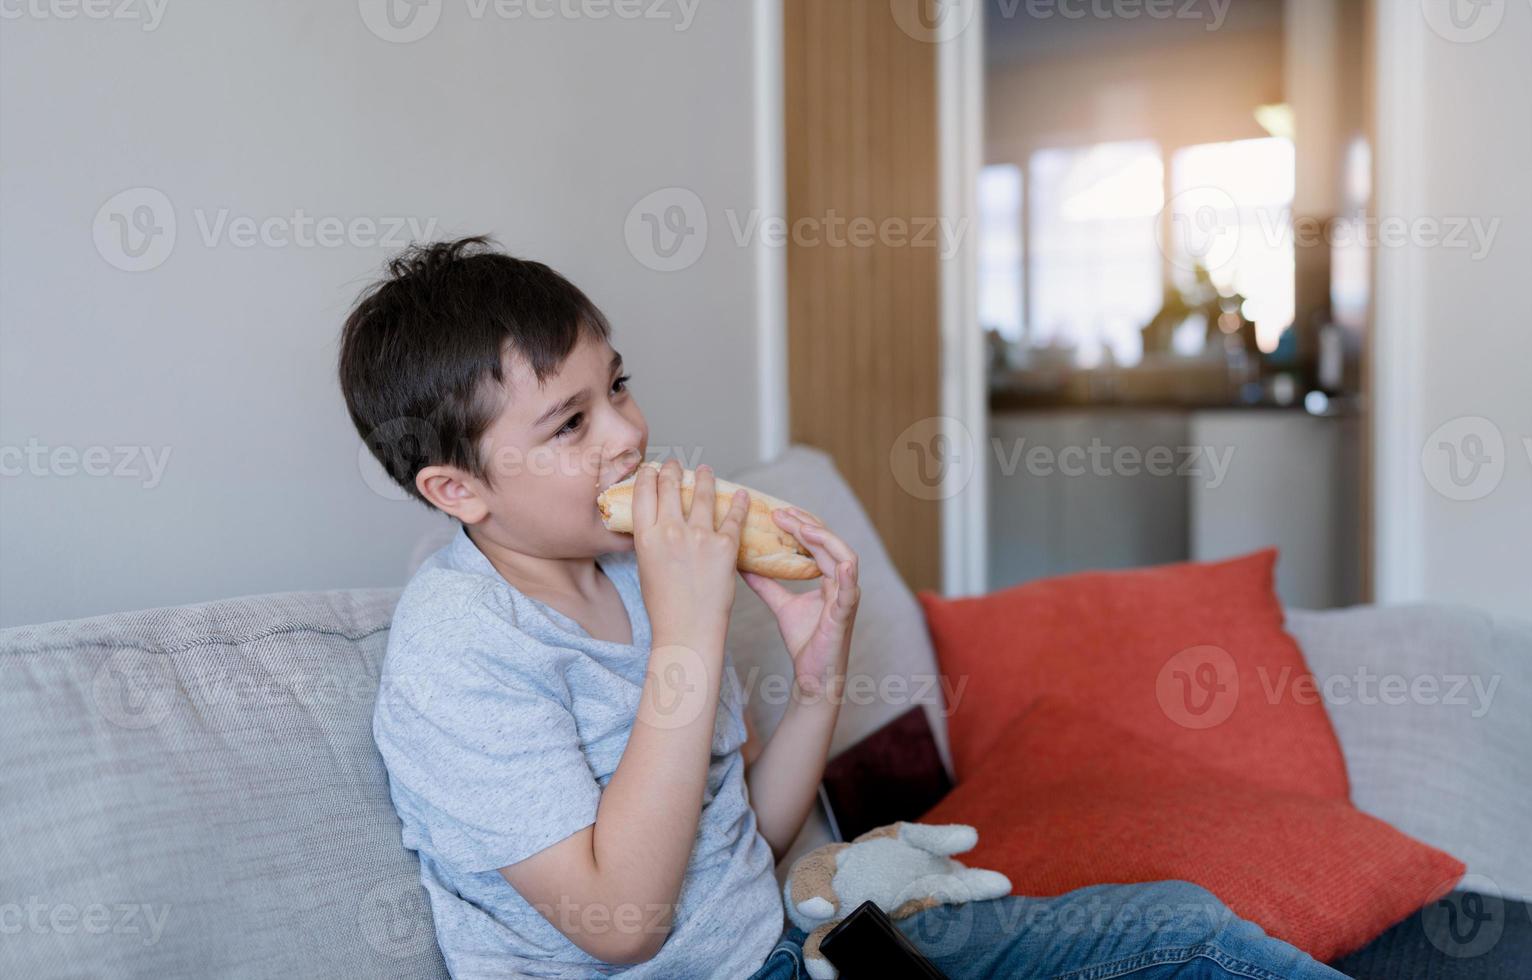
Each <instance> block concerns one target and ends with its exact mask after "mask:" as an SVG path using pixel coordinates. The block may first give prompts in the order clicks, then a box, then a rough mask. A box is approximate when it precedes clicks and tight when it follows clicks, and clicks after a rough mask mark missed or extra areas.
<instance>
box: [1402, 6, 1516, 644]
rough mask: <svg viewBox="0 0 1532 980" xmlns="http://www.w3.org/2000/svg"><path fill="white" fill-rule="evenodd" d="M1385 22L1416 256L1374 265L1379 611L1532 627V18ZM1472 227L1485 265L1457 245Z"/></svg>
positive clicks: (1481, 13)
mask: <svg viewBox="0 0 1532 980" xmlns="http://www.w3.org/2000/svg"><path fill="white" fill-rule="evenodd" d="M1377 8H1378V25H1377V26H1378V35H1377V39H1378V91H1377V98H1378V130H1379V131H1378V147H1377V153H1376V160H1377V171H1378V174H1377V176H1378V185H1377V210H1378V214H1379V215H1380V217H1382V218H1385V219H1388V218H1403V219H1404V220H1405V221H1406V222H1408V223H1410V227H1411V228H1412V229H1413V232H1412V237H1413V238H1414V239H1415V243H1414V244H1412V245H1407V246H1402V247H1401V246H1389V245H1388V244H1386V243H1385V245H1384V247H1381V248H1379V249H1378V297H1377V299H1378V303H1377V325H1376V332H1375V341H1374V351H1375V358H1374V367H1375V375H1374V381H1375V388H1374V405H1375V408H1376V420H1377V426H1378V428H1377V433H1376V447H1375V448H1376V454H1375V458H1374V459H1375V474H1374V485H1375V487H1376V496H1375V500H1376V503H1377V519H1378V524H1377V532H1378V538H1377V551H1376V575H1377V593H1378V598H1379V599H1380V600H1381V601H1385V602H1398V601H1408V600H1413V599H1420V598H1429V599H1440V600H1446V601H1452V602H1463V603H1469V604H1472V605H1475V606H1478V607H1481V608H1485V609H1490V610H1495V611H1499V612H1503V613H1512V614H1519V615H1521V616H1529V615H1532V300H1529V293H1528V290H1529V286H1532V177H1529V174H1532V111H1529V109H1528V107H1527V96H1528V93H1532V58H1528V52H1529V51H1532V4H1527V3H1522V2H1515V0H1511V2H1499V0H1496V2H1492V3H1490V4H1487V5H1484V6H1483V7H1481V8H1479V9H1478V12H1477V13H1478V16H1477V17H1476V18H1471V19H1468V20H1464V19H1463V18H1461V17H1460V18H1459V20H1458V22H1457V23H1458V24H1459V25H1464V26H1454V22H1453V20H1452V19H1451V17H1450V16H1449V12H1448V0H1428V2H1427V3H1426V4H1424V5H1422V4H1420V3H1397V4H1396V3H1392V2H1379V3H1378V4H1377ZM1470 12H1472V11H1470ZM1491 28H1493V29H1492V30H1491ZM1480 34H1484V35H1485V36H1483V37H1479V35H1480ZM1474 220H1477V221H1478V222H1479V223H1480V228H1481V229H1484V231H1485V232H1486V234H1483V235H1480V236H1478V242H1480V243H1482V241H1483V240H1484V239H1485V238H1487V237H1488V236H1487V231H1488V230H1489V229H1491V228H1493V229H1494V230H1495V235H1494V237H1493V240H1492V242H1491V244H1490V246H1489V247H1488V249H1487V250H1486V249H1484V248H1482V247H1477V246H1476V245H1471V246H1470V247H1457V246H1455V245H1449V244H1448V241H1447V240H1446V238H1445V235H1446V233H1447V229H1448V228H1449V227H1450V226H1453V225H1457V224H1458V223H1460V222H1463V221H1474ZM1432 221H1437V222H1441V223H1442V224H1441V229H1440V231H1438V232H1437V234H1439V235H1441V236H1443V240H1442V241H1440V242H1439V243H1436V244H1433V243H1432V237H1433V236H1432V226H1431V225H1430V222H1432ZM1470 227H1471V226H1470ZM1468 238H1469V240H1470V241H1474V236H1473V235H1472V234H1471V233H1470V234H1469V236H1468ZM1444 444H1445V445H1446V446H1447V447H1450V448H1443V447H1444ZM1465 451H1467V452H1470V453H1472V454H1473V455H1474V456H1475V457H1477V458H1479V459H1480V461H1481V462H1480V464H1479V466H1478V468H1477V469H1475V468H1474V467H1473V466H1472V464H1470V463H1468V462H1467V461H1466V457H1464V456H1463V455H1462V454H1463V453H1464V452H1465ZM1454 452H1456V453H1458V454H1459V455H1458V459H1457V467H1458V468H1457V471H1456V476H1457V480H1456V482H1455V481H1454V479H1453V474H1452V472H1451V469H1450V468H1451V466H1452V463H1453V460H1452V458H1451V454H1452V453H1454Z"/></svg>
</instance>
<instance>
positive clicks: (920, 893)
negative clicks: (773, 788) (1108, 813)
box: [782, 820, 1011, 980]
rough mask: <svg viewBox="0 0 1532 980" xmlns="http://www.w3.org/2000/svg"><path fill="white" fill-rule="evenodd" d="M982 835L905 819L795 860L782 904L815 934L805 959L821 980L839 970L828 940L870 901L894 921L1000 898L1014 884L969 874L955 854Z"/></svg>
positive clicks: (981, 872)
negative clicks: (824, 945)
mask: <svg viewBox="0 0 1532 980" xmlns="http://www.w3.org/2000/svg"><path fill="white" fill-rule="evenodd" d="M978 842H979V832H978V831H977V830H975V829H974V828H972V827H970V826H968V825H967V824H960V823H954V824H921V823H908V822H906V821H903V820H901V821H899V822H898V823H891V824H888V825H887V826H884V827H875V828H873V829H872V830H869V831H867V833H865V834H863V835H861V836H860V837H858V838H856V839H855V840H852V841H850V842H837V843H834V844H825V845H823V846H821V847H816V848H815V849H814V850H812V851H809V852H808V853H807V854H805V855H803V856H802V857H800V858H799V859H798V860H796V861H794V862H793V865H792V868H791V869H790V870H789V871H788V874H787V881H786V882H785V883H784V884H783V886H782V899H783V903H784V904H785V905H786V907H787V916H788V918H789V919H791V920H792V923H793V925H795V926H797V927H798V928H799V929H802V930H803V931H804V932H806V933H808V938H807V939H806V940H804V943H803V959H804V964H805V966H807V967H808V971H809V976H811V977H813V978H814V980H831V978H833V977H835V976H836V975H837V973H838V971H837V970H836V969H835V967H834V965H832V964H831V963H830V961H829V960H828V959H826V958H825V956H824V953H823V951H822V950H821V949H820V948H819V944H820V941H821V940H823V939H824V937H825V934H826V933H828V932H829V931H830V930H831V929H833V928H834V927H835V925H836V923H838V922H840V920H841V919H842V918H844V917H845V916H847V915H849V914H850V913H851V912H852V910H854V909H855V908H856V907H857V906H859V905H861V904H862V903H863V902H865V901H869V900H871V901H872V902H874V903H875V904H876V905H877V906H878V907H879V908H880V909H882V910H883V911H884V912H885V913H887V914H888V917H889V918H891V919H902V918H905V917H906V916H910V915H914V914H915V913H916V912H919V911H921V910H922V909H928V908H932V907H934V906H937V905H956V904H959V903H961V902H969V901H980V900H983V899H988V898H999V897H1001V896H1002V895H1009V894H1010V893H1011V881H1010V879H1009V878H1007V877H1006V876H1005V875H1003V874H1001V873H1000V872H998V871H987V870H985V869H983V868H970V867H967V866H966V865H964V864H962V863H960V862H958V861H954V860H953V859H952V858H951V857H950V856H949V855H952V854H961V853H963V852H964V851H968V850H972V849H973V847H974V845H975V844H977V843H978Z"/></svg>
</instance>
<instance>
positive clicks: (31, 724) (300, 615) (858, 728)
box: [0, 446, 1532, 978]
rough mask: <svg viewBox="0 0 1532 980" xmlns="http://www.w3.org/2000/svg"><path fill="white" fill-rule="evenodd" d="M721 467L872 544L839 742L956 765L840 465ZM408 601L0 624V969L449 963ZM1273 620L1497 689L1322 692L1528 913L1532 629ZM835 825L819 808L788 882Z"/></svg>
mask: <svg viewBox="0 0 1532 980" xmlns="http://www.w3.org/2000/svg"><path fill="white" fill-rule="evenodd" d="M730 477H731V478H732V479H735V480H738V481H740V482H743V483H747V484H749V485H751V486H754V487H757V488H759V489H761V490H764V491H766V492H768V493H773V494H776V495H779V496H783V497H786V498H789V499H792V500H793V501H795V502H797V503H800V504H801V505H803V506H804V507H807V508H809V509H811V510H813V511H814V512H816V513H817V514H819V515H820V516H821V517H823V518H824V520H825V521H826V522H827V523H828V524H829V525H830V526H832V527H833V528H835V529H836V530H837V532H838V533H839V534H841V535H842V536H843V537H844V538H845V539H846V540H847V541H848V542H849V543H850V544H851V545H852V547H854V548H855V549H856V550H857V551H858V552H859V554H860V555H861V568H862V586H863V599H862V606H861V612H860V615H859V618H858V623H857V627H856V632H855V637H854V645H853V650H852V659H851V665H850V671H851V673H852V674H853V675H857V674H860V675H864V676H867V677H870V678H879V677H883V678H887V677H893V678H898V679H900V681H901V683H899V684H896V685H893V686H885V687H883V688H882V689H880V690H878V691H876V692H875V693H873V694H872V695H871V696H865V695H863V696H857V695H856V694H855V690H856V689H855V688H854V687H852V688H848V700H847V702H846V704H845V706H844V707H843V710H842V714H841V720H840V724H839V727H838V729H837V731H836V735H835V741H834V745H833V747H832V753H838V752H840V751H842V750H844V749H845V748H846V747H848V746H851V745H853V744H855V743H856V742H858V741H859V740H861V739H862V738H864V737H865V736H867V735H868V734H870V733H872V732H874V731H876V730H878V729H879V728H880V727H881V726H883V725H884V724H886V723H887V722H889V721H890V720H892V719H894V718H896V717H898V716H900V715H902V714H904V713H906V712H907V711H908V710H909V709H910V707H911V706H914V705H919V706H921V708H922V709H923V710H924V711H925V712H926V715H927V718H928V720H929V721H930V723H931V728H932V732H933V735H934V738H935V741H936V742H937V747H938V751H939V752H940V753H941V756H942V759H943V763H944V764H946V765H949V766H950V756H949V755H948V751H947V745H946V738H945V725H944V718H943V700H942V694H941V686H940V683H939V674H938V671H937V666H936V660H935V657H934V655H933V651H932V648H931V642H930V639H929V635H928V633H927V631H926V629H925V625H924V622H923V620H922V617H921V612H920V608H919V606H918V604H917V602H916V601H915V599H914V597H913V596H912V595H911V593H910V591H909V590H908V589H907V588H906V586H905V584H904V583H903V582H902V581H901V579H900V577H899V575H898V573H897V571H896V570H895V569H894V567H893V565H892V564H891V562H890V561H889V558H888V555H887V553H886V552H885V551H884V548H883V546H882V544H881V543H880V542H879V540H878V538H877V535H876V534H875V533H874V531H873V529H872V526H871V524H870V522H869V521H868V519H867V516H866V514H865V513H864V512H863V511H862V509H861V507H860V505H859V504H858V502H857V500H856V498H855V496H854V495H853V494H852V492H851V491H850V489H849V488H848V487H847V486H846V484H845V483H844V481H843V480H842V479H841V477H840V476H839V474H838V473H837V472H836V470H835V467H834V465H833V463H832V462H831V461H830V459H829V458H828V457H827V456H826V455H825V454H824V453H822V452H820V451H818V450H816V449H812V448H809V447H805V446H794V447H791V448H790V449H789V450H788V451H787V452H786V453H784V454H783V455H782V456H781V457H780V458H779V459H777V460H775V461H773V462H772V463H770V464H768V465H764V466H760V467H756V468H751V469H748V470H745V471H741V472H736V473H732V474H730ZM444 530H446V531H449V532H450V529H444ZM801 587H813V586H812V585H805V586H801ZM739 590H740V591H739V595H738V597H737V599H736V602H735V609H734V616H733V620H732V623H731V626H730V630H729V650H730V655H731V657H732V660H733V663H734V667H735V672H736V676H737V677H738V678H739V681H740V683H741V684H743V685H744V686H745V687H746V689H747V690H748V691H750V692H751V693H752V695H753V697H752V703H751V711H752V713H753V715H754V721H755V722H756V723H757V726H758V727H759V729H760V730H761V731H762V732H769V731H770V729H771V728H772V726H773V725H774V724H775V722H776V720H777V718H778V717H779V715H780V713H781V711H782V710H783V708H784V706H785V704H784V698H783V697H782V687H783V679H785V678H787V677H790V676H791V674H790V671H791V667H790V664H789V663H788V662H787V658H786V654H785V653H784V652H783V651H782V650H781V642H780V638H779V637H778V636H777V634H776V629H775V623H774V621H773V620H772V618H771V616H770V614H769V612H768V611H767V610H766V609H765V607H764V606H763V604H762V603H761V602H760V601H759V599H758V598H757V597H756V596H755V595H754V594H753V593H751V592H750V591H749V589H748V588H747V587H745V586H744V585H743V583H741V584H740V586H739ZM398 595H399V590H398V589H354V590H342V591H329V592H294V593H282V594H276V595H264V596H250V597H244V598H236V599H227V600H221V601H215V602H207V603H201V604H197V605H187V606H180V607H175V608H164V609H152V610H144V611H138V612H128V613H120V614H115V615H109V616H101V617H95V618H89V619H81V620H75V621H70V622H59V623H50V624H45V625H39V626H24V627H17V628H12V629H8V630H4V631H0V828H3V831H4V832H3V834H0V933H4V935H3V936H0V976H16V977H73V976H105V977H116V976H156V977H191V976H196V977H201V976H282V977H308V976H311V977H366V978H390V977H399V978H404V977H410V978H419V977H431V976H445V968H444V966H443V964H442V960H441V957H440V954H439V953H438V951H437V949H436V945H435V941H434V938H433V934H432V929H431V923H430V911H429V908H428V906H427V902H426V898H425V894H424V891H423V890H422V888H421V886H420V884H419V880H418V867H417V862H416V859H415V857H414V855H413V854H412V853H410V852H408V851H406V850H404V848H403V847H402V846H401V845H400V837H399V833H400V828H399V822H398V819H397V818H396V817H395V815H394V812H393V810H392V807H391V805H390V802H389V796H388V788H387V781H386V774H385V771H384V769H383V765H382V762H381V760H380V759H379V757H378V755H377V753H376V751H375V750H374V748H373V745H372V740H371V727H370V720H371V713H372V704H373V698H374V695H375V691H376V686H377V682H378V676H379V669H380V666H381V662H382V659H383V654H384V651H385V648H386V644H387V639H388V630H389V618H390V614H391V611H392V609H393V606H394V603H395V601H396V599H397V597H398ZM1288 628H1289V631H1290V632H1291V633H1292V634H1293V635H1294V636H1295V637H1296V638H1297V639H1298V640H1299V642H1300V644H1301V646H1302V648H1303V649H1304V651H1305V653H1306V656H1307V657H1308V660H1309V664H1310V667H1311V669H1312V670H1313V672H1314V674H1315V675H1316V679H1318V680H1319V681H1320V682H1321V686H1322V687H1323V684H1324V681H1325V679H1326V678H1328V677H1352V676H1356V675H1357V674H1358V672H1365V671H1367V670H1371V671H1375V672H1388V671H1394V672H1401V671H1402V672H1404V673H1406V674H1435V675H1443V674H1450V675H1457V674H1468V675H1476V676H1479V677H1481V678H1498V680H1495V681H1494V689H1493V691H1492V696H1491V697H1489V698H1487V699H1481V700H1484V701H1487V703H1485V704H1482V705H1480V704H1474V705H1470V706H1469V709H1468V710H1463V711H1444V710H1442V708H1443V705H1441V704H1417V703H1411V704H1395V703H1385V702H1383V701H1380V700H1378V699H1376V698H1372V699H1368V698H1363V697H1351V698H1341V699H1338V700H1337V702H1336V703H1330V704H1329V705H1328V706H1329V709H1330V713H1331V717H1332V720H1333V722H1334V725H1335V727H1336V730H1337V733H1338V735H1339V739H1340V742H1341V745H1342V748H1343V751H1344V753H1345V756H1346V761H1347V765H1348V768H1349V771H1350V777H1351V784H1352V790H1353V800H1354V802H1355V804H1356V805H1357V806H1358V807H1359V808H1361V809H1362V810H1364V811H1367V812H1369V813H1372V814H1374V815H1376V816H1378V817H1380V818H1382V819H1384V820H1387V821H1389V822H1391V823H1393V824H1394V825H1395V826H1397V827H1399V828H1400V829H1402V830H1404V831H1405V832H1407V833H1409V834H1412V835H1414V836H1416V837H1418V838H1420V839H1421V840H1423V841H1426V842H1427V843H1430V844H1433V845H1435V846H1437V847H1440V848H1443V849H1445V850H1447V851H1449V852H1450V853H1452V854H1454V855H1456V856H1458V857H1459V858H1461V859H1462V860H1463V861H1465V862H1466V863H1467V865H1468V869H1469V878H1470V881H1468V882H1466V883H1465V887H1469V886H1471V888H1472V890H1473V891H1474V892H1476V893H1482V894H1484V895H1488V896H1493V900H1494V901H1496V902H1502V903H1503V908H1504V909H1507V910H1509V909H1513V908H1520V909H1521V910H1522V912H1523V913H1524V912H1525V906H1521V905H1518V904H1517V900H1521V899H1526V898H1527V897H1528V896H1529V895H1532V849H1529V848H1527V847H1526V846H1525V845H1526V842H1527V829H1528V828H1529V827H1532V627H1529V626H1528V625H1527V624H1525V623H1515V622H1506V621H1495V620H1493V619H1491V618H1489V617H1487V616H1485V615H1482V614H1480V613H1477V612H1474V611H1472V610H1468V609H1463V608H1455V607H1444V606H1411V607H1404V608H1396V609H1385V608H1371V607H1361V608H1355V609H1346V610H1337V611H1327V612H1304V611H1297V610H1293V611H1290V613H1289V620H1288ZM1480 707H1482V709H1483V710H1482V711H1480V710H1479V708H1480ZM829 839H831V836H830V829H829V825H828V823H827V822H826V820H825V819H824V816H823V814H822V813H820V814H816V815H815V816H814V817H813V818H812V819H811V820H810V821H809V824H808V825H807V826H806V827H805V828H804V831H803V833H802V834H801V835H800V838H799V840H798V841H797V843H796V844H795V845H794V847H793V848H792V851H791V853H789V854H788V855H787V856H786V857H785V858H784V860H783V862H782V864H781V865H780V866H779V871H781V870H785V868H786V867H787V866H788V864H789V863H790V862H791V860H792V859H793V858H794V857H795V856H796V855H797V854H800V853H802V852H803V851H804V850H806V849H808V848H811V847H813V846H816V845H817V844H819V843H822V842H824V841H827V840H829ZM1523 918H1525V916H1523ZM1528 924H1529V923H1521V924H1520V926H1521V927H1525V926H1527V925H1528ZM1513 925H1514V924H1508V926H1507V934H1509V932H1510V931H1512V927H1513ZM1394 931H1396V932H1399V933H1400V935H1399V937H1397V943H1396V945H1398V943H1403V944H1404V945H1403V946H1399V949H1405V950H1406V951H1405V952H1403V953H1401V952H1399V951H1398V949H1395V950H1394V951H1393V952H1391V953H1388V954H1387V955H1392V956H1394V957H1395V960H1394V961H1391V962H1394V963H1395V966H1394V967H1390V969H1396V968H1397V962H1398V961H1399V957H1401V956H1402V957H1404V958H1405V959H1409V958H1410V957H1413V956H1418V955H1419V953H1418V952H1416V953H1411V952H1408V950H1409V949H1413V948H1414V947H1410V946H1409V944H1410V943H1411V942H1414V943H1416V944H1417V945H1419V944H1420V943H1421V942H1423V940H1420V939H1419V937H1418V936H1417V935H1416V933H1418V932H1419V928H1418V925H1416V926H1415V927H1414V931H1413V932H1412V931H1411V921H1407V922H1405V923H1403V924H1401V926H1400V927H1398V929H1396V930H1394ZM1525 931H1526V930H1525V928H1522V932H1523V933H1524V932H1525ZM1429 952H1430V951H1429V950H1427V953H1429ZM1449 955H1450V954H1449ZM1476 955H1477V954H1476ZM1454 964H1455V965H1457V966H1463V967H1469V968H1471V967H1473V966H1474V965H1475V964H1474V963H1473V962H1472V961H1471V960H1468V959H1465V958H1463V957H1462V956H1458V957H1457V958H1456V959H1454V960H1453V961H1452V962H1451V963H1449V965H1454ZM1380 975H1381V974H1380ZM1390 975H1407V974H1399V973H1395V974H1390ZM1441 975H1448V974H1441ZM1464 975H1485V974H1483V973H1479V974H1474V973H1473V972H1472V971H1471V970H1470V972H1469V973H1467V974H1464Z"/></svg>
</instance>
